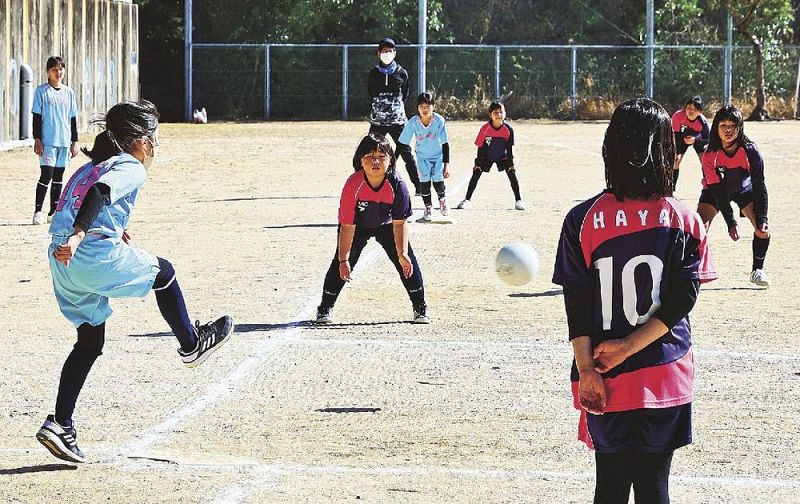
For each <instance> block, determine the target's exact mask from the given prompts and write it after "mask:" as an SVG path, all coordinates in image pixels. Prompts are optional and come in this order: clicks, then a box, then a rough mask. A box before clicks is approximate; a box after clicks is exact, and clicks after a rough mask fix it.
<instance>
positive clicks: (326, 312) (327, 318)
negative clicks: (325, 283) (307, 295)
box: [315, 306, 333, 324]
mask: <svg viewBox="0 0 800 504" xmlns="http://www.w3.org/2000/svg"><path fill="white" fill-rule="evenodd" d="M331 310H332V308H331V307H330V306H319V307H317V319H316V320H315V322H316V323H317V324H330V323H332V322H333V317H332V316H331Z"/></svg>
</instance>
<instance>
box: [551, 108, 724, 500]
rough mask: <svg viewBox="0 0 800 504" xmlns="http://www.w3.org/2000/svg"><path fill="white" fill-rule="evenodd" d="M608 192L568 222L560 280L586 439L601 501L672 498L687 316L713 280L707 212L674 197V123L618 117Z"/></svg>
mask: <svg viewBox="0 0 800 504" xmlns="http://www.w3.org/2000/svg"><path fill="white" fill-rule="evenodd" d="M603 160H604V162H605V175H606V190H605V191H603V192H602V193H600V194H598V195H597V196H594V197H592V198H591V199H589V200H587V201H585V202H583V203H581V204H579V205H578V206H576V207H574V208H573V209H572V210H570V212H569V213H568V214H567V217H566V218H565V219H564V225H563V228H562V231H561V238H560V240H559V244H558V251H557V254H556V263H555V271H554V274H553V282H554V283H557V284H560V285H562V286H563V287H564V303H565V307H566V312H567V321H568V325H569V338H570V340H571V341H572V346H573V351H574V354H575V359H574V361H573V364H572V392H573V400H574V405H575V407H576V408H577V409H579V410H580V421H579V428H578V431H579V434H578V437H579V439H580V440H582V441H583V442H584V443H586V445H587V446H588V447H589V448H592V449H594V450H595V460H596V467H597V483H596V488H595V500H594V502H596V503H599V502H602V503H626V502H628V495H629V494H630V488H631V485H632V486H633V490H634V494H635V496H636V502H637V503H666V502H669V485H668V480H669V471H670V466H671V463H672V454H673V451H674V450H675V449H676V448H679V447H681V446H684V445H686V444H689V443H690V442H691V440H692V434H691V402H692V387H693V386H692V381H693V377H694V369H693V357H692V341H691V328H690V325H689V319H688V316H687V314H688V313H689V311H690V310H691V309H692V307H693V306H694V304H695V302H696V300H697V294H698V290H699V284H700V283H701V282H707V281H710V280H713V279H715V278H716V273H715V272H714V270H713V265H712V263H711V257H710V253H709V249H708V246H707V241H706V234H705V227H704V226H703V223H702V221H701V220H700V216H699V215H697V214H696V213H695V212H693V211H692V210H690V209H689V208H688V207H686V206H685V205H684V204H682V203H681V202H680V201H678V200H677V199H675V198H673V197H671V194H672V166H673V163H674V161H675V141H674V137H673V134H672V129H671V127H670V117H669V115H668V114H667V112H666V111H665V110H664V109H663V108H662V107H661V106H660V105H658V104H657V103H655V102H653V101H651V100H649V99H646V98H638V99H635V100H630V101H627V102H625V103H623V104H622V105H620V106H619V107H617V109H616V110H615V111H614V114H613V116H612V118H611V122H610V124H609V126H608V129H607V130H606V135H605V140H604V141H603Z"/></svg>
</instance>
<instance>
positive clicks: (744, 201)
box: [697, 188, 753, 217]
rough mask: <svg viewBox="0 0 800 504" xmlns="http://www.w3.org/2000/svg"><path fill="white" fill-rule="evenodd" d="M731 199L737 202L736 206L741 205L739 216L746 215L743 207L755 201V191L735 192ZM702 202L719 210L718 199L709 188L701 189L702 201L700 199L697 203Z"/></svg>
mask: <svg viewBox="0 0 800 504" xmlns="http://www.w3.org/2000/svg"><path fill="white" fill-rule="evenodd" d="M731 201H733V202H734V203H736V206H738V207H739V216H740V217H744V214H743V213H742V209H743V208H744V207H746V206H747V205H749V204H750V203H752V202H753V192H752V191H747V192H744V193H739V194H734V195H733V196H731ZM700 203H705V204H707V205H711V206H712V207H714V208H715V209H716V210H717V211H719V208H717V200H716V199H714V195H713V194H711V190H710V189H708V188H705V189H703V190H702V191H700V201H698V202H697V204H698V205H699V204H700Z"/></svg>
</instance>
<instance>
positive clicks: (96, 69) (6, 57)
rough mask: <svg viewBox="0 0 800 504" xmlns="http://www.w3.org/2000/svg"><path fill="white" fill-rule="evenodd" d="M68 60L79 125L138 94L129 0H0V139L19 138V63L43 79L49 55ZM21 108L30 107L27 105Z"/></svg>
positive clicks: (133, 9) (134, 14) (135, 28)
mask: <svg viewBox="0 0 800 504" xmlns="http://www.w3.org/2000/svg"><path fill="white" fill-rule="evenodd" d="M53 55H56V56H61V57H62V58H64V61H65V62H66V65H67V68H66V72H65V78H64V82H65V83H66V84H67V85H68V86H70V87H72V88H73V89H74V90H75V95H76V98H77V101H78V126H79V128H80V129H81V130H82V131H83V130H85V129H86V127H87V126H88V123H89V120H90V119H91V118H92V115H93V114H95V113H104V112H105V111H106V110H107V109H108V108H109V107H110V106H111V105H113V104H115V103H117V102H119V101H122V100H125V99H136V98H138V97H139V57H138V55H139V16H138V10H137V6H136V5H134V4H132V3H131V2H130V1H111V0H0V144H2V143H8V142H11V141H14V140H18V139H19V131H20V130H19V122H20V115H19V114H20V111H19V108H20V107H19V103H20V100H19V67H20V65H22V64H27V65H29V66H30V67H31V68H32V69H33V76H34V79H33V81H34V87H35V86H36V85H38V84H41V83H42V82H45V81H46V80H47V71H46V69H45V63H46V62H47V58H48V57H49V56H53ZM25 113H30V112H29V111H25Z"/></svg>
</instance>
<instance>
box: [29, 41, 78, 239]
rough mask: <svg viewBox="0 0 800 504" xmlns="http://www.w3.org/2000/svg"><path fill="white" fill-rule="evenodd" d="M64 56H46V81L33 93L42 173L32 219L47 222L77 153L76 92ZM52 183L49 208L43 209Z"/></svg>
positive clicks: (35, 136)
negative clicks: (67, 77) (66, 76)
mask: <svg viewBox="0 0 800 504" xmlns="http://www.w3.org/2000/svg"><path fill="white" fill-rule="evenodd" d="M64 70H65V65H64V60H62V59H61V58H60V57H58V56H50V57H49V58H47V82H45V83H44V84H41V85H39V86H37V87H36V90H35V91H34V93H33V106H32V107H31V112H32V113H33V139H34V142H33V152H34V153H36V155H37V156H39V168H40V175H39V181H38V182H37V183H36V204H35V206H34V211H33V223H34V224H45V223H46V222H47V219H48V217H51V216H52V215H53V213H54V212H55V210H56V203H58V198H59V196H61V181H62V180H63V179H64V170H66V168H67V166H68V165H69V160H70V159H71V158H74V157H75V156H76V155H77V154H78V122H77V116H78V106H77V104H76V103H75V92H74V91H73V90H72V88H70V87H69V86H67V85H65V84H64ZM48 186H50V212H49V213H48V214H47V216H45V214H44V212H43V211H42V206H44V198H45V195H46V194H47V187H48Z"/></svg>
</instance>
